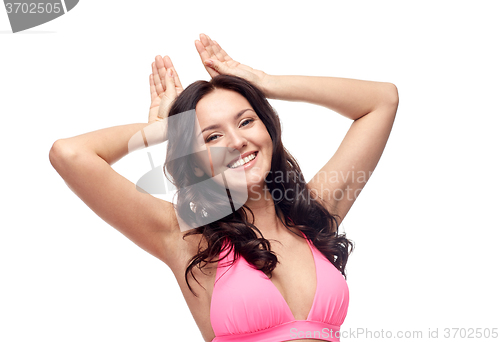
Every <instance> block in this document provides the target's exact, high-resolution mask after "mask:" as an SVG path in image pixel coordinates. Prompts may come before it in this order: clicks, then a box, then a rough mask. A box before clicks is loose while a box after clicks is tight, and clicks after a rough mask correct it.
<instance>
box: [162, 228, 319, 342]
mask: <svg viewBox="0 0 500 342" xmlns="http://www.w3.org/2000/svg"><path fill="white" fill-rule="evenodd" d="M291 229H292V230H294V231H295V232H296V233H297V234H298V235H299V236H302V234H301V233H300V232H299V230H298V229H295V228H291ZM282 231H283V232H284V233H283V234H282V236H280V237H273V236H266V235H265V234H264V233H263V234H264V237H265V238H266V239H268V240H270V243H271V250H272V251H273V252H275V253H276V255H277V257H278V261H279V263H278V265H277V266H276V268H275V269H274V271H273V273H272V274H273V276H272V278H271V281H272V283H273V284H274V285H275V286H276V288H277V289H278V290H279V291H280V292H281V294H282V295H283V297H284V299H285V301H286V302H287V303H288V306H289V307H290V310H291V311H292V313H293V316H294V317H295V319H296V320H306V319H307V315H308V314H309V311H310V310H311V306H312V303H313V300H314V294H315V292H316V268H315V264H314V257H313V255H312V252H311V249H310V248H309V245H308V243H307V241H306V240H305V239H303V238H301V237H299V236H296V235H295V234H293V233H291V232H289V231H288V230H287V228H285V227H283V230H282ZM177 235H178V236H177V237H176V238H175V239H173V240H172V242H171V244H172V246H169V250H170V251H175V252H174V254H175V255H173V256H172V259H171V260H169V261H168V265H169V267H170V268H171V269H172V272H173V273H174V275H175V277H176V279H177V282H178V284H179V286H180V288H181V291H182V294H183V295H184V298H185V300H186V303H187V305H188V307H189V309H190V311H191V314H192V315H193V318H194V320H195V322H196V324H197V325H198V327H199V329H200V331H201V334H202V336H203V338H204V340H205V341H207V342H209V341H212V339H214V338H215V334H214V331H213V329H212V324H211V322H210V303H211V298H212V291H213V289H214V282H215V275H216V270H217V263H213V264H209V265H207V266H205V267H204V268H203V272H204V273H205V274H203V273H201V271H200V270H199V269H197V268H193V273H194V275H195V276H196V279H197V280H198V281H199V282H200V283H201V284H202V285H203V287H204V288H205V289H203V288H202V287H201V286H200V285H198V283H197V282H196V280H194V279H193V278H192V277H191V275H188V279H189V284H190V285H191V287H192V289H193V291H195V293H196V294H197V295H198V297H195V295H194V294H193V293H192V292H191V291H190V290H189V288H188V286H187V284H186V281H185V278H184V274H185V271H186V268H187V266H188V264H189V260H190V258H191V257H193V256H194V255H196V253H197V249H198V244H199V242H200V239H201V238H202V236H201V235H200V234H197V235H191V236H188V237H186V238H185V239H184V240H183V238H182V236H183V235H184V234H183V233H182V232H179V233H178V234H177ZM272 239H274V240H277V241H279V242H277V241H274V240H272ZM203 242H204V240H203ZM280 243H281V244H280ZM202 245H204V244H202ZM311 279H312V280H311ZM293 341H295V342H296V341H300V342H317V341H318V340H317V339H299V340H293Z"/></svg>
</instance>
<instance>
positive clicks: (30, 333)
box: [0, 0, 500, 342]
mask: <svg viewBox="0 0 500 342" xmlns="http://www.w3.org/2000/svg"><path fill="white" fill-rule="evenodd" d="M237 4H240V2H232V1H231V2H230V1H185V2H184V1H175V2H174V1H158V0H157V1H151V0H148V1H141V2H124V1H93V2H92V1H81V2H80V3H79V4H78V5H77V6H76V7H75V8H74V9H73V10H72V11H70V12H68V14H66V15H64V16H63V17H60V18H58V19H56V20H54V21H52V22H49V23H46V24H44V25H42V26H39V27H35V28H32V29H30V30H28V31H25V32H21V33H17V34H12V33H9V31H10V25H9V21H8V18H7V14H6V12H5V11H4V9H3V7H2V8H0V31H1V33H0V44H1V54H0V61H1V63H0V114H1V120H2V121H1V127H2V134H1V135H0V139H1V148H2V153H1V163H2V166H1V168H0V172H1V176H2V181H3V186H2V191H1V192H0V193H1V196H2V207H1V230H0V340H1V341H30V342H31V341H51V342H56V341H65V342H66V341H86V342H87V341H122V342H124V341H202V337H201V334H200V332H199V330H198V328H197V326H196V324H195V322H194V320H193V318H192V316H191V314H190V312H189V310H188V307H187V305H186V304H185V302H184V299H183V297H182V295H181V292H180V290H179V288H178V285H177V283H176V281H175V279H174V277H173V275H172V274H171V271H170V270H169V269H168V267H166V266H165V265H164V264H163V263H162V262H161V261H159V260H157V259H155V258H153V257H152V256H150V255H149V254H147V253H146V252H144V251H143V250H141V249H140V248H139V247H137V246H136V245H134V244H133V243H132V242H131V241H129V240H128V239H127V238H125V237H124V236H123V235H121V234H120V233H119V232H118V231H116V230H114V229H113V228H112V227H110V226H109V225H107V224H106V223H105V222H104V221H102V220H101V219H100V218H99V217H98V216H97V215H95V214H94V213H93V212H92V211H91V210H90V209H89V208H88V207H87V206H86V205H85V204H84V203H83V202H82V201H81V200H80V199H79V198H78V197H77V196H76V195H75V194H73V193H72V192H71V190H70V189H69V188H68V187H67V186H66V185H65V183H64V181H63V180H62V179H61V178H60V177H59V175H58V174H57V172H56V171H55V170H54V169H53V168H52V167H51V165H50V163H49V158H48V154H49V150H50V147H51V146H52V144H53V143H54V141H56V140H57V139H59V138H66V137H70V136H74V135H78V134H82V133H86V132H89V131H93V130H97V129H101V128H105V127H110V126H116V125H121V124H128V123H137V122H146V121H147V115H148V108H149V83H148V76H149V74H150V72H151V67H150V65H151V62H152V61H153V60H154V57H155V55H158V54H161V55H166V54H168V55H169V56H170V57H171V58H172V60H173V62H174V65H175V66H176V69H177V70H178V72H179V74H180V76H181V79H182V82H183V85H184V86H187V85H189V84H190V83H192V82H193V81H195V80H198V79H206V80H207V79H209V76H208V74H207V73H206V71H205V70H204V68H203V66H202V64H201V62H200V60H199V57H198V54H197V52H196V49H195V47H194V40H195V39H197V38H198V34H199V33H200V32H204V33H207V34H209V35H210V36H211V37H212V38H214V39H216V40H217V41H218V42H219V43H220V44H221V45H222V46H223V48H225V50H226V51H227V52H228V53H229V54H230V55H231V56H232V57H233V58H234V59H236V60H238V61H240V62H242V63H244V64H247V65H250V66H252V67H254V68H256V69H261V70H264V71H266V72H267V73H270V74H297V75H318V76H336V77H346V78H355V79H362V80H373V81H384V82H391V83H394V84H395V85H396V86H397V87H398V90H399V109H398V113H397V117H396V120H395V123H394V127H393V131H392V133H391V136H390V138H389V141H388V144H387V147H386V149H385V152H384V154H383V156H382V158H381V160H380V162H379V164H378V166H377V169H376V170H375V172H374V174H373V176H372V178H371V179H370V181H369V182H368V184H367V185H366V187H365V188H364V190H363V191H362V193H361V195H360V196H359V198H358V199H357V201H356V203H355V204H354V206H353V207H352V209H351V211H350V212H349V214H348V215H347V217H346V219H345V220H344V223H343V226H344V227H343V228H344V229H345V231H346V233H347V236H348V238H350V239H352V240H354V242H355V243H356V248H355V251H354V253H353V254H352V255H351V257H350V259H349V262H348V265H347V275H348V277H347V282H348V285H349V288H350V295H351V301H350V306H349V312H348V315H347V318H346V320H345V323H344V325H343V327H342V330H344V331H349V329H351V330H355V329H370V330H371V331H373V332H380V331H381V330H382V329H383V330H384V331H388V330H389V331H392V332H393V333H395V332H396V331H398V330H401V331H407V330H409V331H413V330H417V331H418V330H419V331H423V333H424V335H423V336H424V337H426V336H427V333H428V331H429V329H432V330H435V329H439V334H440V335H439V336H440V337H441V338H440V339H442V338H443V337H444V329H446V328H453V327H455V328H500V325H499V323H498V322H500V320H499V319H498V318H499V316H500V315H499V294H498V288H499V287H500V282H499V280H498V277H497V275H498V265H497V262H498V260H499V252H498V250H499V248H498V238H499V233H498V229H499V228H500V224H499V223H498V222H499V221H498V216H497V215H495V212H494V210H495V209H496V208H497V207H498V204H499V201H498V197H497V194H498V191H499V190H500V186H499V181H498V174H499V163H498V147H499V142H500V141H499V138H498V133H497V131H498V127H499V126H498V122H499V120H498V117H499V115H500V111H499V109H498V96H499V95H498V94H499V90H500V87H499V83H498V79H499V76H500V72H499V66H498V61H499V60H500V54H499V52H498V51H499V50H498V32H500V24H499V22H498V12H497V11H496V10H495V8H496V5H497V3H496V1H478V2H474V4H472V2H458V1H446V2H445V1H419V2H406V1H405V2H402V1H350V2H348V3H346V2H344V1H304V2H292V1H252V2H245V4H243V2H241V5H237ZM272 105H273V106H274V107H275V108H276V109H277V110H278V113H279V115H280V118H281V120H282V122H283V127H284V132H283V139H284V143H285V146H286V147H287V148H288V149H289V150H290V151H291V152H292V154H293V155H294V156H295V157H296V158H297V159H298V161H299V163H300V166H301V167H302V170H303V172H304V174H305V178H306V180H309V179H310V178H312V177H313V175H314V174H315V172H317V171H318V170H319V169H320V168H321V167H322V166H323V165H324V163H326V161H327V160H328V159H329V158H330V157H331V156H332V155H333V154H334V152H335V151H336V149H337V147H338V146H339V144H340V142H341V141H342V139H343V137H344V135H345V133H346V132H347V130H348V128H349V126H350V124H351V121H350V120H349V119H347V118H345V117H343V116H341V115H339V114H337V113H335V112H331V111H329V110H327V109H324V108H321V107H317V106H313V105H308V104H300V103H285V102H281V101H273V102H272ZM159 148H160V149H159V150H155V154H154V155H153V159H154V161H155V165H156V166H158V165H160V164H161V163H163V158H164V155H163V153H164V150H162V147H161V145H160V147H159ZM163 148H164V146H163ZM153 149H154V148H153ZM153 149H151V150H153ZM113 167H114V169H115V170H116V171H118V172H119V173H120V174H122V175H124V176H125V177H127V178H128V179H129V180H131V181H132V182H136V181H137V180H138V179H139V177H140V176H142V175H143V174H145V173H146V172H147V171H149V170H150V165H149V161H148V157H147V153H146V150H142V151H137V152H134V153H133V154H131V155H129V156H127V157H125V158H124V159H122V160H121V161H119V162H118V163H116V164H115V165H114V166H113ZM363 337H366V336H363V335H358V338H344V339H342V340H343V341H348V340H352V341H355V340H358V341H362V340H364V339H363ZM374 339H375V338H370V339H368V340H374ZM402 340H411V338H403V339H402ZM423 340H425V339H419V341H423ZM455 340H456V339H455ZM467 340H470V339H467ZM474 340H481V339H478V338H474ZM484 340H485V341H486V340H492V339H491V338H490V339H484Z"/></svg>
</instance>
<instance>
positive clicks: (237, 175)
mask: <svg viewBox="0 0 500 342" xmlns="http://www.w3.org/2000/svg"><path fill="white" fill-rule="evenodd" d="M196 117H197V119H198V123H199V126H197V127H196V128H195V137H196V143H195V148H194V152H198V151H204V150H205V151H206V150H208V153H198V154H195V163H196V165H197V166H198V167H199V169H195V171H196V172H198V175H200V174H201V172H203V173H205V174H207V175H209V176H210V177H213V176H214V175H216V176H217V175H219V174H221V173H222V172H224V175H225V176H226V184H228V185H229V186H228V188H229V189H230V190H231V192H233V190H235V188H234V187H236V188H237V189H239V190H244V191H245V192H246V191H250V189H252V192H254V191H256V189H258V191H259V192H260V191H262V188H263V186H264V179H265V177H266V175H267V174H268V172H269V170H270V169H271V158H272V151H273V143H272V140H271V136H270V135H269V132H268V131H267V129H266V126H265V125H264V123H263V122H262V121H261V120H260V118H259V116H258V115H257V113H256V112H255V111H254V110H253V108H252V106H251V105H250V103H249V102H248V100H247V99H246V98H245V97H243V96H242V95H240V94H239V93H237V92H234V91H230V90H226V89H216V90H214V91H212V92H211V93H209V94H208V95H206V96H205V97H203V98H202V99H201V100H200V101H199V102H198V104H197V105H196ZM246 156H249V157H248V159H246ZM252 158H253V159H252ZM235 162H237V163H236V164H234V163H235ZM244 162H247V163H246V164H244V165H241V164H243V163H244ZM215 181H216V182H218V183H219V184H220V185H222V186H224V182H223V181H222V179H221V177H219V178H215ZM248 195H249V196H250V193H249V194H248Z"/></svg>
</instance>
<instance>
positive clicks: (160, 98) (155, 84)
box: [148, 56, 183, 123]
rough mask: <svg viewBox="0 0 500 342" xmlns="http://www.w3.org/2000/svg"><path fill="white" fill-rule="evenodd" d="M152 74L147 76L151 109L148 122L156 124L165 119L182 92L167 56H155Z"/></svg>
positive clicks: (179, 82) (175, 72) (177, 77)
mask: <svg viewBox="0 0 500 342" xmlns="http://www.w3.org/2000/svg"><path fill="white" fill-rule="evenodd" d="M151 69H152V73H151V75H149V87H150V92H151V107H150V108H149V118H148V122H149V123H152V122H157V121H162V120H164V119H166V117H167V115H168V111H169V110H170V107H171V106H172V102H173V101H174V100H175V99H176V98H177V96H179V94H180V93H181V92H182V90H183V88H182V84H181V81H180V80H179V76H178V75H177V71H175V68H174V65H173V64H172V61H171V60H170V58H169V57H168V56H165V57H163V58H162V57H161V56H156V57H155V61H154V62H153V63H152V64H151Z"/></svg>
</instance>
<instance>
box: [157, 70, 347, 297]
mask: <svg viewBox="0 0 500 342" xmlns="http://www.w3.org/2000/svg"><path fill="white" fill-rule="evenodd" d="M215 89H226V90H231V91H235V92H237V93H239V94H240V95H242V96H243V97H245V98H246V99H247V100H248V102H249V103H250V105H251V106H252V108H253V109H254V111H255V112H256V113H257V115H258V116H259V118H260V120H262V122H263V123H264V125H265V126H266V128H267V131H268V132H269V135H270V137H271V139H272V143H273V153H272V160H271V170H270V172H269V173H268V175H267V176H266V178H265V182H266V186H267V187H268V189H269V191H270V193H271V197H272V199H273V201H274V202H275V208H276V212H277V214H278V218H279V219H280V221H281V222H282V223H283V225H284V226H285V227H287V229H288V230H290V231H291V232H292V233H294V234H295V232H293V231H292V230H291V229H290V228H289V227H295V228H297V229H299V230H301V231H302V232H303V233H304V234H305V235H306V236H307V238H308V239H309V240H311V242H312V243H313V244H314V245H315V246H316V248H317V249H318V250H319V251H320V252H321V253H322V254H323V255H324V256H325V257H326V258H327V259H328V260H329V261H330V262H331V263H332V264H333V265H334V266H335V267H336V268H337V269H338V270H339V271H340V272H341V273H342V275H343V276H344V277H346V274H345V267H346V263H347V258H348V256H349V254H350V253H351V252H352V249H353V248H354V244H353V243H352V242H351V241H350V240H348V239H347V238H346V237H345V234H339V233H338V228H339V226H338V221H337V218H340V217H339V216H338V215H337V214H332V213H330V212H329V211H328V210H327V209H326V207H325V206H324V205H323V204H322V201H321V198H319V199H318V197H311V196H310V194H311V192H310V191H309V188H308V186H307V184H306V182H305V180H304V177H303V174H302V171H301V170H300V167H299V164H298V163H297V161H296V160H295V159H294V157H293V156H292V155H291V154H290V153H289V152H288V151H287V150H286V148H285V147H284V146H283V143H282V141H281V123H280V120H279V117H278V115H277V113H276V112H275V111H274V109H273V108H272V106H271V105H270V103H269V102H268V101H267V100H266V98H265V96H264V93H263V92H262V91H261V90H260V89H258V88H257V87H256V86H254V85H253V84H251V83H250V82H248V81H246V80H244V79H242V78H239V77H236V76H228V75H219V76H216V77H214V78H212V80H211V81H210V82H207V81H197V82H194V83H193V84H191V85H190V86H189V87H187V88H186V89H185V90H184V91H183V92H182V93H181V94H180V95H179V96H178V97H177V99H176V100H175V101H174V102H173V104H172V107H171V109H170V111H169V114H168V117H169V119H168V120H169V121H168V127H167V134H168V145H167V158H166V161H165V164H164V168H163V169H164V173H165V175H166V176H167V178H168V179H169V180H170V181H171V182H172V183H173V184H174V185H175V186H176V187H177V189H178V191H177V193H176V194H177V195H178V197H177V198H178V200H177V204H176V210H177V213H178V214H179V215H180V216H181V218H182V219H183V220H184V221H185V222H187V223H188V224H191V225H192V226H191V227H197V228H195V229H191V230H190V231H188V232H187V233H185V234H184V236H183V238H186V237H187V236H190V235H194V234H202V235H203V237H204V238H205V240H206V242H207V246H206V248H205V249H203V248H202V246H201V240H200V244H199V245H198V253H197V254H196V255H195V256H193V257H192V258H191V259H190V263H189V265H188V267H187V269H186V272H185V280H186V283H187V285H188V287H189V289H190V290H191V292H192V293H193V294H194V295H195V296H197V295H196V293H194V291H193V289H192V288H191V286H190V284H189V280H188V274H189V272H191V275H192V276H193V278H194V279H195V280H196V282H197V283H198V284H200V282H199V281H198V280H197V279H196V277H195V276H194V274H193V268H194V267H198V268H199V269H200V270H201V269H202V268H203V267H204V266H206V265H207V264H208V263H215V262H219V261H220V259H219V255H220V253H221V252H222V251H223V250H228V253H230V252H231V250H233V251H234V253H235V259H237V258H238V257H240V256H241V257H243V258H245V260H246V261H247V262H248V263H249V264H251V265H253V266H254V267H255V268H256V269H258V270H261V271H262V272H264V273H265V274H266V275H267V276H268V277H272V273H271V272H272V271H273V270H274V268H275V267H276V265H277V263H278V258H277V257H276V254H275V253H274V252H272V251H271V245H270V243H269V240H267V239H265V238H264V237H263V235H262V233H261V232H260V230H259V229H258V228H257V227H256V226H255V225H253V222H254V214H253V212H252V210H251V209H250V208H249V207H248V206H246V205H243V206H242V207H240V208H239V209H238V210H232V211H231V212H230V213H223V212H221V208H227V202H228V198H229V201H230V203H231V204H232V199H231V196H230V193H229V191H227V189H225V188H224V187H222V186H218V185H215V184H216V183H215V182H214V181H213V180H211V178H210V176H208V175H204V176H203V177H201V178H200V177H197V176H196V175H195V174H194V167H195V164H194V159H193V153H192V151H193V146H194V145H193V144H194V140H195V136H194V129H193V128H194V127H195V126H194V124H195V120H196V115H195V111H194V109H195V108H196V105H197V103H198V101H200V100H201V99H202V98H203V97H204V96H206V95H208V94H209V93H211V92H212V91H214V90H215ZM181 113H183V114H184V115H182V120H172V119H173V118H174V116H176V115H178V114H181ZM186 114H191V115H186ZM167 172H168V174H169V175H170V176H171V177H169V175H168V174H167ZM276 174H282V175H283V174H284V175H287V176H286V177H281V178H282V181H280V182H276V180H277V179H276V177H273V176H272V175H276ZM290 175H292V177H290ZM200 181H205V183H204V184H206V183H207V182H208V183H210V182H213V185H214V186H204V187H203V188H202V187H191V185H193V184H196V183H198V182H200ZM290 194H292V195H290ZM275 198H276V200H275ZM191 202H193V203H195V205H196V208H195V209H194V212H193V211H192V210H191V208H190V203H191ZM232 207H233V205H232ZM197 208H204V212H203V211H202V210H198V209H197ZM243 208H244V209H245V210H244V209H243ZM247 212H248V213H250V214H251V216H252V220H251V221H250V220H249V216H248V214H247ZM210 217H222V218H221V219H219V220H217V221H215V222H210V219H209V218H210ZM300 237H302V238H303V236H301V235H300ZM227 240H229V245H228V247H226V248H224V242H225V241H227ZM226 255H227V254H226ZM224 257H225V256H224ZM224 257H223V258H224ZM200 286H202V285H201V284H200ZM202 287H203V286H202Z"/></svg>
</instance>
